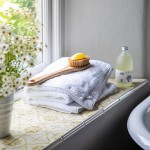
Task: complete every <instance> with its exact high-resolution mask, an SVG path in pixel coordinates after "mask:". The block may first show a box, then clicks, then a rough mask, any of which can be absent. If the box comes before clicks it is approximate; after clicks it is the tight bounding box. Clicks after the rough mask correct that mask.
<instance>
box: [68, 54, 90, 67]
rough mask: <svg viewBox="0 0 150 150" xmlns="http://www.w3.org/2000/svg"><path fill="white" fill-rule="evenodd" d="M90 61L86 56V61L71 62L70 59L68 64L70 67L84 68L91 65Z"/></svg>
mask: <svg viewBox="0 0 150 150" xmlns="http://www.w3.org/2000/svg"><path fill="white" fill-rule="evenodd" d="M89 60H90V57H89V56H86V57H85V58H84V59H79V60H71V59H70V58H69V59H68V62H69V66H70V67H83V66H86V65H88V64H89Z"/></svg>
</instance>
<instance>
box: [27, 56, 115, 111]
mask: <svg viewBox="0 0 150 150" xmlns="http://www.w3.org/2000/svg"><path fill="white" fill-rule="evenodd" d="M90 64H91V66H90V67H89V68H88V69H85V70H83V71H79V72H73V73H69V74H65V75H61V76H58V77H55V78H52V79H49V80H47V81H45V82H44V83H42V84H40V85H35V86H27V87H26V88H25V93H26V98H25V103H28V104H31V105H36V106H41V107H47V108H51V109H55V110H58V111H62V112H66V113H80V112H81V111H83V110H84V109H88V110H92V109H93V107H94V105H95V103H96V102H97V101H99V100H101V99H102V98H103V97H105V96H107V95H108V94H110V93H112V92H113V91H114V90H115V89H116V86H115V85H114V84H112V83H107V81H108V79H109V77H110V75H111V73H112V71H113V68H112V67H111V65H110V64H108V63H105V62H102V61H98V60H90ZM67 65H68V57H63V58H61V59H59V60H57V61H56V62H54V63H52V64H50V65H49V66H48V67H47V68H45V69H44V70H43V71H42V72H41V73H39V74H37V75H36V76H34V77H33V78H35V77H38V76H41V75H44V74H47V73H51V72H54V71H57V70H59V69H62V68H64V67H66V66H67Z"/></svg>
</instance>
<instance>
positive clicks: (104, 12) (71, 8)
mask: <svg viewBox="0 0 150 150" xmlns="http://www.w3.org/2000/svg"><path fill="white" fill-rule="evenodd" d="M146 1H147V0H65V56H71V55H73V54H74V53H77V52H84V53H86V54H88V55H90V56H91V58H92V59H99V60H102V61H105V62H108V63H110V64H112V66H113V67H115V63H116V58H117V56H118V55H119V54H120V53H121V46H124V45H127V46H128V47H129V51H130V53H131V55H132V58H133V61H134V77H136V78H139V77H140V78H141V77H145V76H146V62H145V58H146V49H145V10H146ZM113 76H114V73H113Z"/></svg>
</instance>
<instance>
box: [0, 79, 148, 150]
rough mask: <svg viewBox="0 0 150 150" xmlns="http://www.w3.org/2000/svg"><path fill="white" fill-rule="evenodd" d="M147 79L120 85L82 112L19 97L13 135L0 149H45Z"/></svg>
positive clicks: (0, 142)
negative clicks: (60, 109)
mask: <svg viewBox="0 0 150 150" xmlns="http://www.w3.org/2000/svg"><path fill="white" fill-rule="evenodd" d="M145 81H146V80H144V79H134V80H133V86H132V87H128V88H122V89H121V88H119V89H118V90H117V91H116V92H115V93H113V94H111V95H109V96H107V97H105V98H103V99H102V100H101V101H100V102H97V103H96V105H95V107H94V110H92V111H88V110H85V111H83V112H82V113H80V114H66V113H62V112H58V111H55V110H51V109H48V108H41V107H37V106H31V105H28V104H25V103H24V102H23V101H22V100H18V101H16V102H15V103H14V110H13V115H12V125H11V135H10V136H9V137H6V138H4V139H1V140H0V149H2V150H5V149H6V150H9V149H10V150H14V149H15V150H42V149H43V148H45V147H47V146H48V145H50V144H51V143H53V142H54V141H56V140H57V139H59V138H60V137H62V136H63V135H64V134H66V133H67V132H69V131H70V130H71V129H73V128H74V127H76V126H77V125H79V124H80V123H82V122H83V121H85V120H86V119H87V118H89V117H91V116H93V115H94V114H95V113H97V112H98V111H101V110H103V109H105V108H106V107H107V106H108V105H110V104H111V103H113V102H114V101H115V100H117V99H118V98H119V97H121V96H122V95H124V94H126V93H127V92H129V91H132V90H133V89H134V88H135V87H138V86H139V85H141V84H142V83H143V82H145ZM109 82H112V83H113V82H114V80H113V79H110V80H109Z"/></svg>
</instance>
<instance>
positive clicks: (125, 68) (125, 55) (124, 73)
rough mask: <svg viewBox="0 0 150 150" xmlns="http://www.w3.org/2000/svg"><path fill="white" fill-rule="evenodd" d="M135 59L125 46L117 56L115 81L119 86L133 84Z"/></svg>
mask: <svg viewBox="0 0 150 150" xmlns="http://www.w3.org/2000/svg"><path fill="white" fill-rule="evenodd" d="M132 73H133V60H132V57H131V55H130V54H129V52H128V47H127V46H123V47H122V52H121V54H120V55H119V56H118V58H117V62H116V73H115V82H116V86H117V87H128V86H131V85H132Z"/></svg>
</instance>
